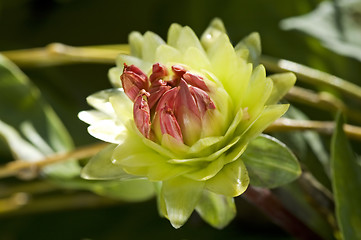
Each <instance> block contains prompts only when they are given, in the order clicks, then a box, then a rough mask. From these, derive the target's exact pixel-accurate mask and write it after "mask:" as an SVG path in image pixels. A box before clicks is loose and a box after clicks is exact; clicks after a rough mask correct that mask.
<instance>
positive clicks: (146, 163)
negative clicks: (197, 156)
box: [112, 133, 194, 181]
mask: <svg viewBox="0 0 361 240" xmlns="http://www.w3.org/2000/svg"><path fill="white" fill-rule="evenodd" d="M112 159H113V163H114V164H117V165H120V166H122V168H123V169H124V171H126V172H127V173H129V174H134V175H138V176H145V177H147V178H148V179H149V180H151V181H163V180H166V179H169V178H173V177H176V176H179V175H182V174H185V173H187V172H190V171H194V166H187V165H184V166H183V165H176V166H174V165H172V164H170V163H167V158H166V157H165V156H163V155H161V154H159V153H158V152H156V151H154V150H153V149H152V148H149V147H148V146H147V145H145V143H144V141H142V137H141V136H138V135H136V134H131V133H129V134H128V136H127V137H126V138H125V139H124V141H123V143H122V144H120V145H118V147H117V148H116V149H115V150H114V153H113V157H112Z"/></svg>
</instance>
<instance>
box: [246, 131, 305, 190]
mask: <svg viewBox="0 0 361 240" xmlns="http://www.w3.org/2000/svg"><path fill="white" fill-rule="evenodd" d="M242 159H243V161H244V163H245V165H246V167H247V170H248V174H249V177H250V179H251V184H252V185H254V186H258V187H266V188H274V187H278V186H281V185H284V184H286V183H289V182H291V181H293V180H295V179H296V178H297V177H298V176H299V175H300V174H301V167H300V165H299V163H298V161H297V159H296V157H295V155H294V154H293V153H292V152H291V151H290V150H289V149H288V148H287V147H286V146H285V145H284V144H283V143H281V142H280V141H278V140H277V139H275V138H273V137H271V136H268V135H261V136H259V137H257V138H256V139H255V140H253V141H251V142H250V144H249V145H248V147H247V149H246V151H245V152H244V153H243V155H242Z"/></svg>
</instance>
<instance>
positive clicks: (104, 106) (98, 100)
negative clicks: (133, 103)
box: [86, 88, 123, 116]
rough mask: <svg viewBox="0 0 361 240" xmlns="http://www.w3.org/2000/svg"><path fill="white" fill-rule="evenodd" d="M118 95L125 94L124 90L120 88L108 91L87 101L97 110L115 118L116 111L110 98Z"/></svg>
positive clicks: (88, 98)
mask: <svg viewBox="0 0 361 240" xmlns="http://www.w3.org/2000/svg"><path fill="white" fill-rule="evenodd" d="M118 94H123V90H121V89H119V88H114V89H107V90H103V91H100V92H97V93H94V94H92V95H90V96H89V97H87V98H86V100H87V102H88V104H89V105H91V106H92V107H94V108H95V109H97V110H99V111H101V112H104V113H106V114H108V115H109V116H115V115H114V109H113V107H112V105H111V104H110V103H109V98H110V97H111V96H114V95H118Z"/></svg>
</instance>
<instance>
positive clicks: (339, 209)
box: [331, 114, 361, 240]
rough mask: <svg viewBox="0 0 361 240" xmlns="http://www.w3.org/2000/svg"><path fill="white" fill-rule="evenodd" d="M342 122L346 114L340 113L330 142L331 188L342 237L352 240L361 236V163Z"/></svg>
mask: <svg viewBox="0 0 361 240" xmlns="http://www.w3.org/2000/svg"><path fill="white" fill-rule="evenodd" d="M343 124H344V120H343V116H342V115H341V114H339V115H338V117H337V123H336V129H335V132H334V135H333V137H332V142H331V173H332V188H333V192H334V197H335V205H336V217H337V221H338V224H339V226H340V229H341V233H342V236H343V239H345V240H353V239H361V208H360V206H361V205H360V204H361V192H360V189H361V167H360V165H358V164H357V160H356V156H355V154H354V153H353V151H352V149H351V147H350V144H349V143H348V141H347V137H346V135H345V133H344V131H343Z"/></svg>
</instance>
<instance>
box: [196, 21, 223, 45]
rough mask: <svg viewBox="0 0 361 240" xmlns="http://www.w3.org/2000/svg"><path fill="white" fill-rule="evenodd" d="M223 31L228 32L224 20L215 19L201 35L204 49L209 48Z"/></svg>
mask: <svg viewBox="0 0 361 240" xmlns="http://www.w3.org/2000/svg"><path fill="white" fill-rule="evenodd" d="M222 33H226V28H225V27H224V24H223V22H222V20H221V19H219V18H215V19H213V20H212V22H211V23H210V25H209V27H208V28H207V29H206V30H205V31H204V33H203V34H202V37H201V43H202V45H203V47H204V49H206V50H207V49H209V48H210V47H211V46H212V44H213V43H214V42H215V40H216V39H217V38H218V37H219V36H220V35H221V34H222Z"/></svg>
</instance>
